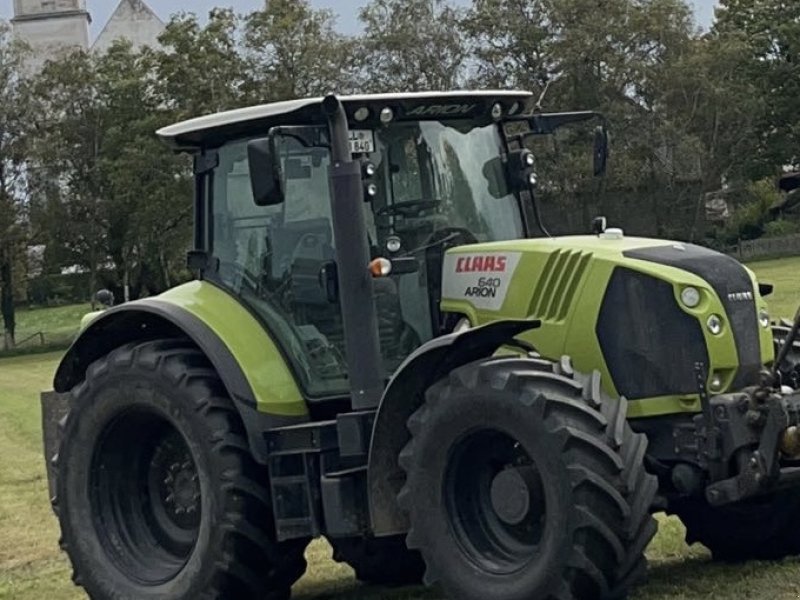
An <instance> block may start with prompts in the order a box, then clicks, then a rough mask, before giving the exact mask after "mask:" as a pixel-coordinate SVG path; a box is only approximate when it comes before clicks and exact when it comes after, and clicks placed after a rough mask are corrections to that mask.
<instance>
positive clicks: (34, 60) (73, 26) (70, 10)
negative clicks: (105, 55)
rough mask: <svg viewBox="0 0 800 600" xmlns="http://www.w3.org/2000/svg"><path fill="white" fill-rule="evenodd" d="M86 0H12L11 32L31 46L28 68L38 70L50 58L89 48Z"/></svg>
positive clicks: (89, 19) (88, 20)
mask: <svg viewBox="0 0 800 600" xmlns="http://www.w3.org/2000/svg"><path fill="white" fill-rule="evenodd" d="M91 21H92V18H91V17H90V16H89V12H88V11H87V10H86V0H14V18H13V19H12V20H11V23H12V25H13V28H14V33H15V34H16V35H17V36H18V37H19V38H21V39H22V40H24V41H25V42H27V44H28V45H29V46H30V47H31V50H32V56H31V58H30V59H29V61H28V65H27V66H28V68H29V69H31V70H32V71H38V70H39V69H40V68H41V67H42V66H43V65H44V63H45V62H46V61H47V60H49V59H54V58H58V56H59V54H61V53H64V52H69V51H70V50H75V49H84V50H86V49H88V48H89V24H90V23H91Z"/></svg>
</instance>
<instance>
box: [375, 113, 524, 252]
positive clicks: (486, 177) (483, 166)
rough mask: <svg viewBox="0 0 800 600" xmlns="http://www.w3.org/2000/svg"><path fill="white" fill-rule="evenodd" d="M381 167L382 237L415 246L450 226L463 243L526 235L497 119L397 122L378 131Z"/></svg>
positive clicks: (378, 219)
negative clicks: (485, 122) (504, 165)
mask: <svg viewBox="0 0 800 600" xmlns="http://www.w3.org/2000/svg"><path fill="white" fill-rule="evenodd" d="M374 135H375V146H374V148H373V150H374V151H373V152H369V153H367V154H366V155H365V156H366V157H367V158H368V159H369V160H370V161H371V162H372V163H373V164H375V166H376V167H377V173H376V176H375V178H374V182H375V184H376V185H377V194H376V195H375V197H374V198H373V199H372V203H371V206H372V213H373V217H374V227H375V233H376V236H377V238H378V240H379V241H380V242H384V241H385V240H386V239H388V238H390V237H391V238H393V239H394V240H395V241H397V240H399V241H400V243H401V244H402V248H404V249H405V250H406V251H412V252H413V251H414V250H415V249H416V248H419V247H421V246H423V245H424V244H426V243H429V242H432V241H436V239H437V238H439V237H441V236H440V235H436V234H437V232H440V231H443V232H449V233H450V234H452V236H453V237H457V238H458V240H459V242H460V243H475V242H489V241H499V240H508V239H518V238H521V237H523V225H522V218H521V214H520V209H519V205H518V202H517V199H516V197H515V196H514V194H512V193H511V191H510V190H509V189H508V185H507V183H506V179H505V173H504V171H503V170H502V169H500V170H498V169H493V168H490V167H491V166H492V165H494V164H495V163H496V162H497V159H498V157H499V156H500V154H501V153H502V152H503V148H502V142H501V139H500V135H499V133H498V128H497V127H496V126H493V125H490V126H486V127H473V126H471V124H463V125H461V126H459V125H458V124H457V123H456V124H453V123H452V122H451V123H448V124H445V123H441V122H436V121H425V122H415V123H397V124H393V125H392V126H391V127H388V128H385V129H381V130H378V131H377V132H375V133H374Z"/></svg>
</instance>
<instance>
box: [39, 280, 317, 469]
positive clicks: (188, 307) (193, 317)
mask: <svg viewBox="0 0 800 600" xmlns="http://www.w3.org/2000/svg"><path fill="white" fill-rule="evenodd" d="M165 337H166V338H169V337H185V338H188V339H190V340H192V341H193V342H194V343H195V344H196V345H197V346H198V347H199V348H200V349H201V350H202V351H203V353H204V354H205V355H206V357H207V358H208V360H209V362H210V363H211V364H212V366H213V367H214V369H215V370H216V372H217V374H218V375H219V377H220V379H221V380H222V383H223V384H224V386H225V388H226V390H227V392H228V394H229V395H230V397H231V399H232V400H233V402H234V404H235V406H236V408H237V410H238V411H239V414H240V415H241V417H242V421H243V422H244V425H245V428H246V429H247V434H248V440H249V444H250V448H251V451H252V453H253V456H254V457H255V458H256V460H258V461H259V462H260V463H262V464H266V459H267V447H266V442H265V438H264V435H263V434H264V432H265V431H267V430H268V429H272V428H274V427H282V426H286V425H294V424H297V423H302V422H305V421H307V420H308V412H307V407H306V404H305V401H304V399H303V397H302V395H301V393H300V391H299V388H298V386H297V383H296V381H295V379H294V377H293V375H292V373H291V372H290V371H289V368H288V366H287V365H286V361H285V360H284V359H283V357H282V355H281V353H280V352H279V350H278V347H277V345H276V344H275V343H274V342H273V340H272V339H271V338H270V336H269V334H268V332H267V331H266V330H265V328H264V327H263V326H262V325H261V324H260V323H259V322H258V321H257V320H256V319H255V318H254V317H253V316H252V315H250V313H249V312H247V310H246V309H245V308H244V307H242V306H241V305H240V304H239V303H238V302H237V301H236V300H235V299H234V298H232V297H230V296H229V295H228V294H226V293H225V292H224V291H222V290H220V289H219V288H216V287H214V286H213V285H211V284H209V283H205V282H193V283H190V284H186V285H185V286H181V287H180V288H176V289H175V290H171V291H170V292H167V293H166V294H164V295H163V296H160V297H158V298H152V299H146V300H139V301H136V302H130V303H127V304H122V305H120V306H117V307H114V308H111V309H109V310H107V311H105V312H104V313H102V314H101V315H98V316H97V317H96V318H95V319H94V320H93V321H92V322H91V323H90V324H89V325H88V326H87V327H86V329H84V330H83V331H82V332H81V334H80V336H79V337H78V339H77V340H75V342H74V343H73V344H72V347H71V348H70V349H69V350H68V351H67V354H66V355H65V356H64V358H63V360H62V361H61V364H60V365H59V367H58V370H57V371H56V376H55V381H54V388H55V391H56V392H58V393H61V394H64V393H67V392H69V391H70V390H71V389H72V388H73V387H75V386H76V385H77V384H79V383H80V382H81V381H83V379H84V378H85V376H86V369H87V368H88V367H89V365H91V364H92V363H93V362H94V361H96V360H98V359H99V358H101V357H102V356H105V355H107V354H108V353H109V352H111V351H112V350H114V349H115V348H118V347H120V346H122V345H124V344H127V343H129V342H135V341H147V340H152V339H158V338H165Z"/></svg>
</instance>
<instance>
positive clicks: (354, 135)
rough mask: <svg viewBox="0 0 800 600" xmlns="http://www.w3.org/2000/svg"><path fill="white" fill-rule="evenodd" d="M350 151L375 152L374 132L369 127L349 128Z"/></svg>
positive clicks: (359, 152)
mask: <svg viewBox="0 0 800 600" xmlns="http://www.w3.org/2000/svg"><path fill="white" fill-rule="evenodd" d="M350 152H352V153H353V154H362V153H363V154H371V153H372V152H375V133H374V132H372V131H370V130H369V129H351V130H350Z"/></svg>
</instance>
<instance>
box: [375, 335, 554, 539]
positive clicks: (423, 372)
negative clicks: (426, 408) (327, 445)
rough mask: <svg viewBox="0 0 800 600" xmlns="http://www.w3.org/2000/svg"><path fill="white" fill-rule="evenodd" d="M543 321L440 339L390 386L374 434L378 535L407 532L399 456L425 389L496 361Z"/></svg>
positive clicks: (423, 350)
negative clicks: (504, 349)
mask: <svg viewBox="0 0 800 600" xmlns="http://www.w3.org/2000/svg"><path fill="white" fill-rule="evenodd" d="M540 324H541V323H540V321H533V320H531V321H527V320H503V321H494V322H492V323H489V324H488V325H483V326H481V327H476V328H474V329H469V330H467V331H464V332H462V333H452V334H450V335H445V336H442V337H438V338H435V339H433V340H431V341H429V342H428V343H426V344H424V345H423V346H421V347H420V348H419V349H417V351H416V352H414V353H413V354H412V355H411V356H409V357H408V358H407V359H406V360H405V362H404V363H403V364H402V365H401V366H400V368H399V369H398V371H397V373H395V375H394V377H392V380H391V381H390V382H389V385H388V386H387V388H386V390H385V391H384V393H383V397H382V398H381V403H380V405H379V407H378V413H377V415H376V417H375V425H374V426H373V429H372V441H371V444H370V453H369V466H368V470H367V481H368V492H369V506H370V517H371V520H372V530H373V532H374V533H375V535H378V536H384V535H394V534H399V533H404V532H406V531H407V530H408V520H407V517H406V515H405V514H404V513H403V512H402V511H401V510H400V509H399V507H398V506H397V495H398V494H399V493H400V488H401V487H402V486H403V483H404V481H405V475H404V473H403V470H402V469H401V468H400V465H399V463H398V460H397V459H398V456H399V455H400V451H401V450H402V449H403V447H404V446H405V445H406V444H407V443H408V442H409V440H410V434H409V432H408V429H407V428H406V422H407V421H408V419H409V418H410V417H411V415H412V414H413V413H414V412H415V411H416V410H417V409H418V408H419V407H420V406H421V405H422V403H423V402H424V400H425V397H424V396H425V390H427V389H428V388H429V387H430V386H431V385H433V384H434V383H435V382H436V381H438V380H439V379H441V378H442V377H444V376H446V375H447V373H449V372H450V371H452V370H453V369H456V368H458V367H460V366H462V365H465V364H467V363H470V362H472V361H475V360H479V359H481V358H484V357H488V356H491V355H492V354H494V353H495V352H496V351H497V350H498V349H499V348H500V347H501V346H503V345H505V344H507V343H508V342H510V341H511V340H512V339H513V338H514V337H516V336H518V335H520V334H521V333H524V332H526V331H529V330H531V329H536V328H537V327H539V326H540Z"/></svg>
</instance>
